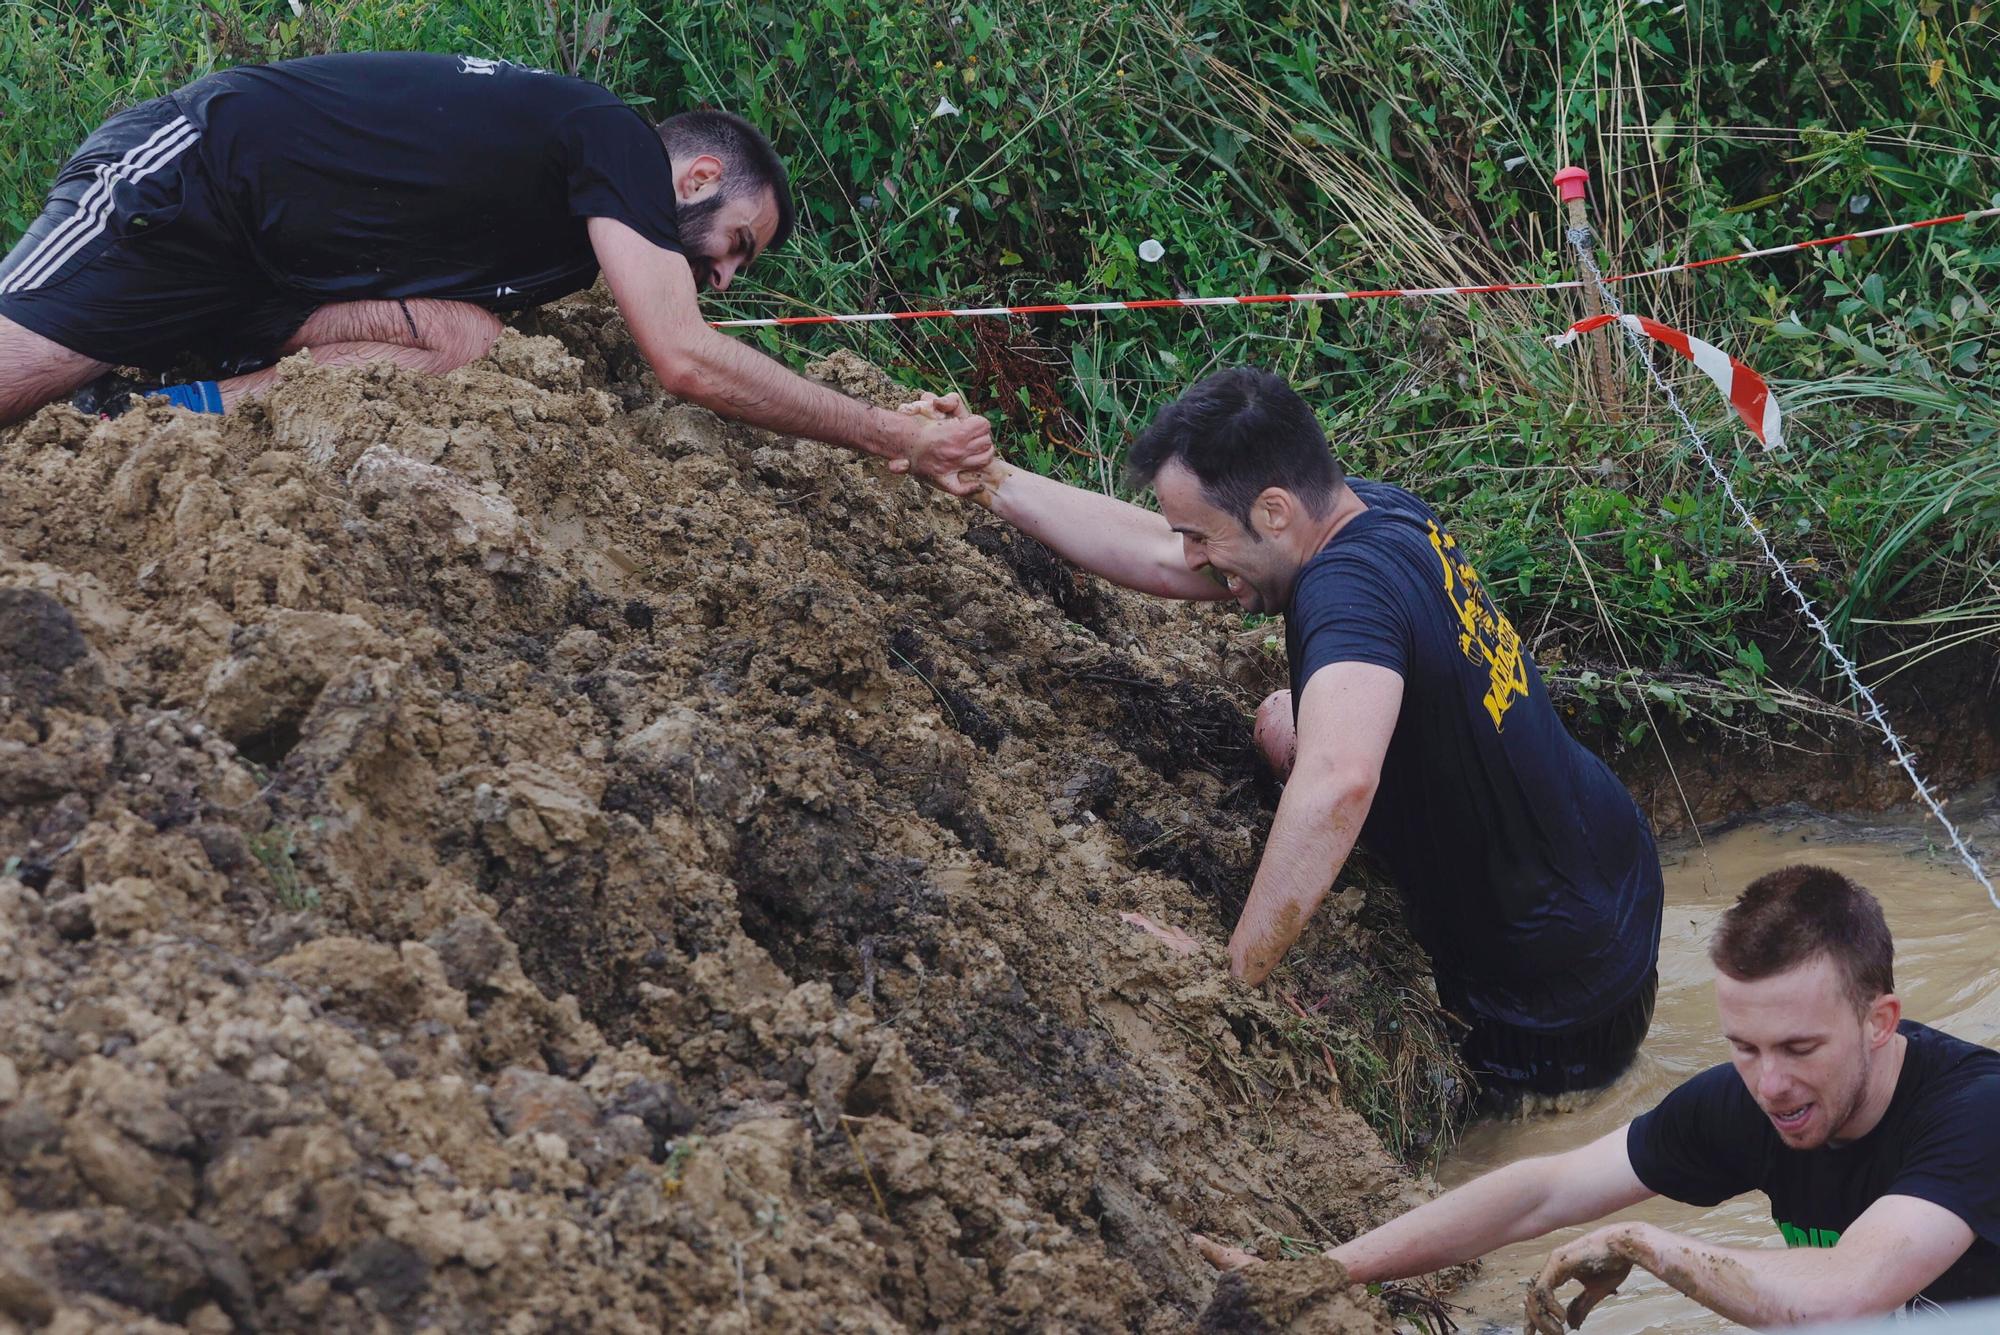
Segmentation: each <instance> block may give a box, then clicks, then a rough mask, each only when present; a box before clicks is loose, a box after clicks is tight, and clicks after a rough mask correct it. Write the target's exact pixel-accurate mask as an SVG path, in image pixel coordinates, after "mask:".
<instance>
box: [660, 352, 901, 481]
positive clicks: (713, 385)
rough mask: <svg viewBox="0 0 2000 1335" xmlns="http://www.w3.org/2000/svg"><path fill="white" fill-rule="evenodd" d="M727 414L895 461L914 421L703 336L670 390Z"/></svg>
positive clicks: (765, 427) (766, 427)
mask: <svg viewBox="0 0 2000 1335" xmlns="http://www.w3.org/2000/svg"><path fill="white" fill-rule="evenodd" d="M668 388H669V389H671V390H673V391H674V392H675V393H676V394H678V395H680V396H681V397H682V398H686V399H690V400H692V401H694V402H695V403H699V404H700V405H701V406H702V407H704V408H707V409H710V410H711V411H713V412H716V413H719V414H721V415H722V416H724V417H730V418H734V419H735V420H737V421H740V422H748V423H749V424H750V425H752V426H757V427H762V428H763V429H764V430H766V431H775V432H777V433H778V434H780V435H786V436H807V437H810V438H811V439H813V440H823V441H825V442H826V443H827V444H829V445H844V446H846V447H847V448H848V449H851V450H857V451H859V452H861V453H863V454H874V455H880V456H883V457H885V458H890V459H899V458H902V457H903V456H904V455H905V454H907V453H908V452H909V450H910V446H911V436H912V435H913V433H914V432H915V430H916V424H915V423H914V422H913V421H911V419H909V418H907V417H904V416H902V415H901V414H899V413H893V412H890V411H888V410H887V409H885V408H876V407H873V406H871V405H869V404H865V403H860V402H857V401H856V400H854V399H850V398H848V397H847V396H846V395H845V394H842V393H840V392H839V391H837V390H833V389H829V388H827V387H826V386H824V385H820V384H815V383H814V382H812V381H810V380H807V379H805V378H804V377H803V376H798V375H794V374H793V373H792V372H791V371H790V370H788V369H786V368H785V367H784V366H781V365H780V364H779V363H777V362H775V361H773V360H771V358H769V357H766V356H765V355H764V354H763V353H761V352H758V351H757V350H756V349H755V348H751V347H747V346H745V345H744V344H742V343H739V342H737V341H736V340H735V339H733V338H730V337H728V336H727V335H724V334H717V333H714V332H712V331H704V333H703V335H702V336H700V337H698V338H697V339H696V340H695V344H694V347H693V348H692V349H691V350H690V355H689V358H688V366H687V368H686V369H685V370H683V371H681V372H680V373H678V374H676V375H675V376H674V382H673V383H672V384H670V385H669V386H668Z"/></svg>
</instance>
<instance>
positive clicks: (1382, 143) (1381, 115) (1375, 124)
mask: <svg viewBox="0 0 2000 1335" xmlns="http://www.w3.org/2000/svg"><path fill="white" fill-rule="evenodd" d="M1394 112H1395V108H1393V107H1391V106H1390V105H1389V102H1388V99H1386V98H1384V99H1383V100H1381V101H1378V102H1377V103H1376V104H1375V105H1374V107H1373V108H1371V109H1370V111H1369V112H1368V128H1369V129H1370V130H1371V131H1372V132H1373V133H1374V135H1375V147H1376V148H1378V149H1380V150H1381V153H1382V156H1383V157H1385V158H1386V157H1388V156H1389V117H1390V116H1391V115H1393V114H1394Z"/></svg>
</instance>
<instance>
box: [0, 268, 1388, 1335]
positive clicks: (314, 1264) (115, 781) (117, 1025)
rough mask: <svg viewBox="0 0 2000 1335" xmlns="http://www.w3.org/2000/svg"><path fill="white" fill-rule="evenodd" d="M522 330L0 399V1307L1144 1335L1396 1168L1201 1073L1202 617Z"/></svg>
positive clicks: (1255, 1044) (1211, 947) (1322, 1233)
mask: <svg viewBox="0 0 2000 1335" xmlns="http://www.w3.org/2000/svg"><path fill="white" fill-rule="evenodd" d="M538 320H539V328H540V329H541V330H543V331H544V332H545V333H547V334H550V335H553V337H527V336H523V335H521V334H518V333H514V332H509V333H508V334H506V335H504V336H503V337H502V338H501V340H500V342H499V343H498V344H497V345H496V347H495V348H494V350H493V352H492V354H491V355H490V356H489V357H487V358H485V359H484V360H482V361H481V362H479V363H477V364H475V365H473V366H471V367H468V368H466V369H464V370H462V371H459V372H456V373H454V374H452V375H450V376H448V377H445V378H443V379H442V380H438V379H429V378H424V377H419V376H416V375H413V374H410V373H406V372H400V371H396V370H392V369H386V368H371V369H345V370H329V369H316V368H312V367H310V366H307V365H305V364H303V361H302V360H301V361H295V362H293V363H288V364H287V367H286V373H285V375H284V376H283V377H282V378H281V380H280V383H279V384H278V385H277V387H276V388H274V389H273V391H272V392H271V394H270V396H269V398H268V400H267V401H265V402H264V403H262V404H260V405H254V406H251V407H248V408H246V409H245V410H244V411H243V412H242V413H241V414H239V415H237V416H234V417H231V418H226V419H215V418H196V417H192V416H189V415H186V414H181V413H176V412H170V411H168V410H166V409H163V408H160V407H157V406H150V405H149V406H142V407H140V408H138V409H136V410H135V411H134V412H133V413H131V414H130V415H128V416H127V417H125V418H122V419H120V420H118V421H115V422H95V421H88V420H85V419H84V418H83V417H81V416H80V415H79V414H76V413H75V412H73V411H71V410H69V409H67V408H60V407H58V408H51V409H47V410H45V411H43V412H42V413H41V414H39V415H38V416H36V417H35V418H32V419H30V420H29V421H27V422H25V423H23V424H22V425H20V426H19V427H17V428H15V429H13V430H11V431H9V432H6V433H0V477H4V478H5V479H6V482H5V483H4V484H0V607H4V608H5V609H7V610H8V613H9V615H8V618H7V625H6V627H4V628H0V696H3V697H4V699H0V864H4V866H5V868H6V871H5V874H4V875H0V1326H4V1325H5V1324H6V1323H7V1322H9V1321H13V1322H19V1323H35V1322H40V1321H45V1320H50V1319H54V1320H58V1321H67V1322H69V1323H71V1325H70V1327H69V1328H75V1329H81V1328H86V1327H92V1326H95V1327H108V1326H116V1327H118V1328H123V1329H158V1328H162V1327H163V1326H185V1327H188V1328H192V1329H201V1330H215V1331H220V1330H226V1329H232V1328H235V1329H249V1328H252V1327H257V1328H266V1329H307V1328H309V1329H317V1330H329V1331H342V1330H376V1329H381V1330H386V1329H406V1328H409V1329H414V1328H420V1327H423V1326H425V1325H426V1324H427V1323H429V1324H432V1325H434V1326H436V1327H437V1328H441V1329H447V1330H482V1331H483V1330H513V1329H518V1330H524V1331H525V1330H546V1329H583V1328H591V1329H635V1330H636V1329H647V1330H657V1329H689V1330H696V1329H699V1330H718V1331H729V1330H742V1331H749V1330H759V1331H761V1330H788V1329H813V1330H835V1331H877V1330H892V1329H899V1328H907V1329H917V1328H932V1327H949V1328H952V1329H962V1330H1037V1331H1061V1330H1079V1331H1080V1330H1161V1331H1165V1330H1182V1329H1186V1328H1187V1326H1188V1325H1189V1324H1190V1323H1191V1322H1193V1321H1194V1320H1195V1319H1196V1318H1197V1316H1198V1314H1199V1313H1201V1312H1202V1311H1203V1309H1204V1308H1205V1307H1206V1306H1207V1304H1208V1301H1209V1299H1210V1297H1211V1291H1212V1289H1213V1286H1214V1283H1215V1278H1214V1275H1213V1273H1212V1272H1211V1271H1210V1269H1209V1268H1208V1267H1207V1266H1206V1265H1205V1264H1204V1263H1202V1262H1201V1261H1200V1259H1199V1258H1198V1257H1197V1256H1196V1255H1195V1253H1194V1251H1193V1250H1192V1248H1191V1247H1190V1246H1189V1244H1188V1243H1187V1241H1186V1232H1187V1230H1188V1229H1189V1228H1190V1227H1193V1226H1203V1227H1206V1228H1208V1229H1210V1230H1213V1231H1216V1232H1218V1233H1220V1234H1223V1235H1228V1236H1249V1235H1251V1234H1252V1233H1253V1232H1254V1231H1255V1229H1256V1228H1257V1227H1258V1226H1259V1225H1263V1226H1267V1227H1275V1228H1281V1229H1283V1230H1284V1231H1286V1232H1287V1233H1289V1234H1292V1235H1294V1236H1313V1237H1324V1238H1329V1239H1338V1238H1343V1237H1346V1236H1350V1235H1351V1234H1352V1233H1353V1232H1355V1231H1356V1230H1358V1229H1359V1228H1362V1227H1364V1226H1366V1225H1369V1224H1371V1223H1374V1222H1376V1221H1379V1220H1380V1219H1382V1218H1385V1217H1387V1216H1388V1215H1390V1214H1393V1213H1396V1212H1398V1211H1399V1210H1401V1209H1402V1208H1405V1207H1406V1206H1407V1205H1408V1204H1409V1203H1410V1202H1411V1200H1412V1199H1413V1193H1414V1191H1415V1189H1414V1187H1413V1186H1412V1184H1411V1182H1410V1180H1409V1178H1408V1176H1407V1175H1406V1174H1405V1173H1404V1171H1403V1170H1402V1169H1401V1168H1400V1167H1399V1166H1398V1165H1397V1164H1396V1163H1395V1162H1393V1161H1392V1160H1391V1158H1390V1157H1389V1156H1388V1155H1387V1154H1386V1153H1385V1152H1384V1151H1383V1150H1382V1149H1381V1147H1380V1145H1379V1143H1378V1142H1377V1141H1376V1139H1375V1137H1374V1136H1373V1135H1372V1134H1371V1133H1370V1132H1369V1131H1368V1130H1367V1128H1366V1126H1365V1125H1364V1124H1363V1123H1362V1122H1361V1121H1360V1119H1359V1118H1358V1117H1357V1116H1356V1115H1355V1114H1354V1113H1353V1112H1352V1111H1350V1110H1348V1109H1347V1108H1346V1107H1345V1105H1344V1102H1343V1101H1342V1100H1341V1099H1339V1098H1338V1097H1337V1096H1335V1095H1332V1094H1330V1093H1329V1092H1328V1090H1327V1088H1326V1085H1325V1083H1324V1082H1323V1081H1318V1082H1315V1079H1314V1078H1306V1077H1310V1076H1312V1075H1313V1073H1311V1072H1308V1073H1306V1077H1298V1078H1295V1079H1290V1080H1281V1081H1278V1082H1275V1083H1267V1084H1264V1085H1259V1086H1257V1087H1256V1090H1255V1101H1254V1102H1253V1103H1251V1104H1245V1103H1241V1102H1238V1101H1237V1094H1236V1092H1235V1091H1238V1090H1240V1089H1242V1088H1244V1086H1243V1085H1242V1083H1241V1082H1240V1081H1239V1079H1238V1078H1237V1077H1233V1076H1231V1075H1230V1073H1229V1064H1230V1063H1235V1064H1236V1065H1237V1066H1239V1067H1242V1068H1243V1069H1246V1070H1247V1069H1252V1064H1249V1063H1248V1062H1247V1059H1248V1058H1249V1057H1251V1056H1255V1055H1257V1054H1259V1053H1262V1054H1264V1056H1266V1057H1269V1056H1270V1043H1269V1040H1270V1036H1271V1035H1272V1034H1275V1033H1277V1032H1279V1030H1280V1028H1281V1026H1283V1025H1286V1024H1290V1023H1291V1022H1292V1020H1291V1014H1290V1012H1289V1011H1286V1010H1284V1009H1283V1008H1282V1007H1281V1006H1279V1004H1278V1003H1277V1002H1276V1001H1274V1000H1273V999H1271V998H1270V997H1267V996H1264V995H1261V994H1256V993H1252V992H1249V991H1247V990H1244V989H1241V988H1238V987H1236V986H1235V985H1233V984H1230V983H1229V982H1228V980H1227V979H1226V978H1224V977H1223V976H1222V954H1221V951H1220V947H1219V942H1220V941H1221V939H1222V937H1223V935H1224V933H1225V931H1226V928H1227V923H1228V922H1229V920H1230V917H1231V915H1232V914H1233V909H1234V906H1233V905H1227V904H1220V903H1218V902H1217V901H1218V899H1219V898H1220V897H1222V896H1223V895H1224V894H1225V893H1226V892H1227V887H1228V886H1229V885H1232V884H1233V885H1236V886H1238V887H1240V886H1242V885H1247V883H1248V878H1249V875H1250V872H1251V870H1252V869H1253V867H1254V860H1255V857H1256V852H1257V849H1258V847H1259V845H1260V843H1261V839H1262V835H1263V828H1264V825H1265V823H1266V822H1267V821H1268V811H1267V808H1266V806H1265V804H1264V803H1263V802H1261V801H1260V800H1259V789H1258V787H1257V780H1256V778H1255V771H1254V766H1253V764H1252V761H1251V751H1250V747H1249V744H1248V733H1247V720H1246V718H1245V716H1244V713H1243V711H1244V709H1245V708H1246V707H1247V706H1248V704H1250V703H1254V701H1255V699H1256V698H1257V697H1256V695H1255V694H1245V693H1244V692H1242V691H1241V690H1240V688H1238V687H1235V686H1232V685H1231V684H1230V681H1231V679H1232V678H1234V679H1239V680H1240V679H1241V675H1242V674H1241V672H1240V671H1239V670H1238V667H1237V666H1233V664H1235V663H1236V662H1237V661H1238V660H1236V659H1232V663H1231V664H1226V663H1225V662H1224V654H1225V651H1226V650H1229V649H1230V645H1231V636H1230V632H1231V629H1232V627H1233V624H1234V623H1233V621H1232V620H1231V619H1230V618H1229V617H1228V616H1227V615H1226V614H1216V613H1212V612H1208V611H1203V610H1199V609H1187V608H1180V607H1173V606H1168V605H1165V604H1160V603H1148V602H1145V601H1143V600H1139V599H1135V598H1128V597H1126V596H1124V595H1122V594H1119V593H1117V592H1115V591H1112V590H1108V589H1104V588H1103V587H1101V586H1098V585H1095V584H1093V583H1091V582H1088V581H1083V580H1077V579H1074V578H1073V577H1070V576H1067V575H1065V576H1064V578H1063V580H1055V579H1054V577H1053V575H1052V574H1051V571H1050V569H1049V568H1048V567H1047V566H1046V565H1045V564H1044V563H1043V562H1042V561H1039V560H1038V558H1037V556H1036V551H1037V550H1038V549H1034V548H1031V547H1024V546H1022V545H1021V544H1020V543H1019V542H1018V541H1017V540H1014V539H1011V538H1008V537H1005V536H1001V537H997V538H996V537H993V536H987V537H979V536H978V535H977V534H976V533H969V532H968V526H969V525H973V526H977V525H984V524H990V523H991V522H992V521H990V520H989V519H987V518H986V517H985V516H984V515H983V513H982V512H980V511H978V510H976V509H974V508H972V507H970V506H961V505H959V504H957V503H954V502H952V501H949V500H947V499H945V498H943V497H940V496H937V495H935V494H934V493H931V492H928V491H925V490H923V489H921V488H920V487H918V486H916V485H915V484H913V483H909V482H907V481H891V480H890V479H888V478H886V477H885V476H883V474H882V473H881V472H880V470H879V468H878V467H876V466H872V465H868V464H864V463H862V462H860V461H857V460H855V459H853V458H852V457H851V456H849V455H847V454H846V453H845V452H843V451H838V450H834V449H830V448H826V447H822V446H818V445H814V444H810V443H800V442H790V441H780V440H776V439H774V438H771V437H768V436H766V435H763V434H761V433H758V432H755V431H751V430H746V429H744V428H742V427H740V426H735V425H730V424H726V423H723V422H720V421H718V420H717V419H716V418H714V417H713V416H711V415H710V414H708V413H706V412H704V411H701V410H698V409H694V408H690V407H686V406H682V405H677V404H674V403H672V402H671V401H663V400H662V399H660V397H659V395H658V392H657V386H656V385H654V384H653V383H651V380H650V373H648V372H645V371H644V369H643V366H642V364H641V363H640V362H639V361H638V360H637V359H636V358H635V357H634V356H633V355H632V352H631V349H630V345H629V341H628V340H627V339H626V336H625V334H624V332H623V325H622V323H621V322H620V321H619V320H618V318H617V316H616V315H615V313H612V312H610V311H609V310H608V308H607V307H606V306H604V305H603V304H602V303H601V302H600V301H597V300H592V299H578V300H574V301H571V302H568V303H564V304H562V305H560V306H558V307H555V308H552V309H550V310H547V311H544V312H543V313H542V314H541V315H540V316H539V317H538ZM824 374H825V375H826V377H827V378H829V379H831V380H832V381H834V382H835V383H837V384H839V385H841V386H842V387H843V388H845V389H847V390H849V391H850V392H856V393H861V394H864V395H867V396H870V397H873V398H875V399H876V401H878V402H883V403H894V402H896V401H897V399H898V398H899V397H901V396H900V393H899V391H897V390H896V389H895V388H894V387H893V386H890V385H888V384H887V383H886V382H884V381H883V380H882V379H881V378H880V376H879V375H878V374H877V373H875V372H872V371H871V370H869V369H868V368H866V367H865V366H862V365H861V364H860V363H858V362H854V361H852V360H837V361H836V362H834V363H831V364H829V365H828V366H827V367H826V368H825V371H824ZM1044 555H1045V554H1044ZM1052 597H1059V598H1060V599H1061V600H1062V603H1063V606H1061V607H1058V606H1057V605H1056V603H1055V602H1052V601H1051V598H1052ZM24 625H25V626H29V627H31V628H38V629H32V631H31V633H27V634H21V633H16V632H17V631H18V630H19V628H20V627H22V626H24ZM1238 638H1239V639H1240V637H1238ZM1232 652H1233V651H1232ZM1134 683H1139V684H1140V685H1138V686H1136V687H1135V685H1134ZM1231 700H1233V701H1235V702H1236V703H1235V704H1233V705H1230V704H1228V703H1227V702H1228V701H1231ZM1232 710H1233V715H1232V713H1231V711H1232ZM1232 717H1233V719H1234V725H1235V727H1236V729H1237V730H1238V732H1240V733H1241V735H1240V736H1237V737H1235V738H1233V740H1232V739H1229V738H1223V740H1224V741H1227V742H1230V744H1229V745H1225V746H1220V747H1218V746H1217V745H1216V744H1215V742H1216V739H1217V737H1218V735H1219V732H1218V730H1224V729H1226V728H1227V727H1228V726H1229V723H1230V720H1231V718H1232ZM1189 876H1192V877H1194V878H1195V880H1196V881H1197V882H1198V884H1197V885H1192V886H1191V885H1190V883H1189V881H1188V880H1187V879H1183V878H1184V877H1189ZM1237 893H1240V889H1239V890H1238V891H1237ZM1120 913H1142V914H1144V915H1146V917H1147V918H1148V920H1149V921H1151V922H1153V923H1156V924H1159V925H1160V926H1161V927H1163V928H1172V929H1177V930H1179V931H1184V932H1186V933H1188V934H1189V935H1191V936H1192V937H1193V938H1195V939H1196V940H1197V941H1198V943H1199V947H1198V949H1197V950H1196V951H1195V952H1194V953H1193V954H1192V955H1190V956H1186V957H1183V956H1182V955H1181V954H1179V953H1178V952H1177V951H1176V950H1173V949H1170V948H1169V947H1168V946H1167V945H1166V944H1164V943H1163V942H1161V941H1160V940H1157V939H1155V938H1154V937H1153V936H1151V935H1148V934H1146V933H1144V932H1141V931H1137V930H1134V928H1133V927H1132V926H1130V925H1128V924H1127V923H1126V922H1124V921H1122V920H1121V919H1120V917H1119V914H1120ZM1355 930H1358V929H1356V928H1354V927H1353V926H1352V925H1351V924H1350V925H1348V926H1346V927H1342V928H1339V929H1338V930H1336V929H1335V928H1333V927H1332V926H1329V927H1328V929H1327V930H1326V932H1325V938H1324V940H1322V941H1321V942H1320V949H1319V954H1320V956H1322V957H1331V956H1337V955H1339V954H1340V952H1341V951H1342V950H1344V949H1351V946H1350V945H1344V944H1343V938H1342V936H1341V933H1343V932H1348V933H1351V932H1353V931H1355ZM1413 972H1414V970H1413ZM1340 977H1341V975H1340V974H1339V973H1338V972H1337V970H1336V971H1333V972H1327V973H1324V974H1321V975H1318V976H1316V978H1315V992H1314V993H1313V995H1312V996H1311V997H1309V1000H1314V1001H1318V1000H1319V999H1320V993H1321V992H1323V991H1325V990H1326V988H1327V987H1329V986H1331V987H1334V988H1336V989H1337V988H1338V986H1340V982H1339V979H1340ZM1267 1067H1268V1069H1273V1070H1278V1069H1284V1068H1283V1067H1282V1065H1281V1064H1280V1063H1277V1062H1276V1061H1275V1060H1273V1061H1271V1062H1268V1063H1267ZM1257 1069H1265V1068H1257ZM1341 1301H1342V1302H1343V1303H1348V1304H1349V1306H1347V1307H1344V1308H1343V1309H1342V1310H1346V1311H1360V1310H1361V1309H1359V1308H1355V1307H1353V1306H1352V1305H1351V1304H1352V1302H1355V1301H1360V1302H1364V1303H1365V1302H1366V1301H1367V1300H1365V1299H1355V1298H1352V1297H1350V1298H1343V1299H1342V1300H1341ZM147 1322H153V1323H158V1324H156V1325H152V1326H148V1325H146V1324H145V1323H147ZM1359 1328H1367V1327H1366V1326H1362V1327H1359Z"/></svg>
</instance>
